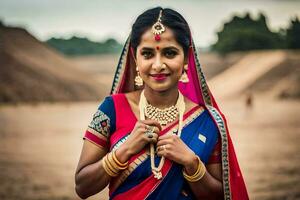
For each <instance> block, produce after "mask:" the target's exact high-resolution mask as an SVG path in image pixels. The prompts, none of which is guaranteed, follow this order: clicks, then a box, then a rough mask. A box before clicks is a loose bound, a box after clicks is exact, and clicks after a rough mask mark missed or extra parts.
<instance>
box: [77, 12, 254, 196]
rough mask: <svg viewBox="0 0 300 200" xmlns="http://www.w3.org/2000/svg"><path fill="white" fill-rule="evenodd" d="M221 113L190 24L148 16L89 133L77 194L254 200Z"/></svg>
mask: <svg viewBox="0 0 300 200" xmlns="http://www.w3.org/2000/svg"><path fill="white" fill-rule="evenodd" d="M191 100H193V101H191ZM221 113H222V112H220V111H219V109H218V105H217V103H216V102H215V101H214V98H213V95H212V94H211V93H210V90H209V88H208V86H207V83H206V81H205V79H204V76H203V75H202V71H201V69H200V65H199V61H198V58H197V53H196V51H195V47H194V45H193V39H192V37H191V31H190V29H189V26H188V24H187V22H186V21H185V19H184V18H183V17H182V16H181V15H180V14H179V13H178V12H176V11H174V10H172V9H163V8H161V7H157V8H153V9H150V10H147V11H145V12H144V13H143V14H141V15H140V16H139V17H138V18H137V19H136V21H135V23H134V24H133V26H132V31H131V33H130V36H129V37H128V40H127V42H126V44H125V46H124V49H123V52H122V55H121V58H120V61H119V64H118V67H117V71H116V74H115V78H114V81H113V86H112V90H111V95H109V96H107V97H106V98H105V99H104V100H103V101H102V103H101V104H100V105H99V107H98V109H97V110H96V112H95V114H94V116H93V117H91V123H90V125H89V126H88V128H87V130H86V132H85V135H84V142H83V149H82V153H81V156H80V160H79V163H78V167H77V170H76V174H75V181H76V192H77V194H78V195H79V196H80V197H81V198H83V199H85V198H87V197H89V196H91V195H94V194H96V193H98V192H100V191H102V190H103V189H104V188H105V187H106V186H107V185H109V199H112V200H126V199H132V200H135V199H148V200H150V199H170V200H172V199H181V200H183V199H190V200H192V199H231V200H248V199H249V198H248V194H247V190H246V187H245V183H244V180H243V176H242V174H241V171H240V168H239V165H238V161H237V158H236V156H235V155H236V154H235V152H234V148H233V144H232V142H231V139H230V135H229V132H228V128H227V125H226V121H225V120H224V118H225V117H224V116H223V115H222V114H221Z"/></svg>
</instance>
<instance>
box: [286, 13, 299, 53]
mask: <svg viewBox="0 0 300 200" xmlns="http://www.w3.org/2000/svg"><path fill="white" fill-rule="evenodd" d="M286 42H287V47H288V48H289V49H300V22H299V19H298V18H297V17H296V18H295V19H294V20H291V22H290V26H289V28H288V29H287V30H286Z"/></svg>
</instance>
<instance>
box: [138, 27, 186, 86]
mask: <svg viewBox="0 0 300 200" xmlns="http://www.w3.org/2000/svg"><path fill="white" fill-rule="evenodd" d="M160 38H161V39H160V41H156V40H155V38H154V34H153V33H152V32H151V28H149V29H148V30H147V31H146V32H145V33H144V34H143V35H142V37H141V42H140V44H139V45H138V46H137V51H136V62H137V66H138V70H139V72H140V76H141V78H142V79H143V81H144V83H145V87H150V88H151V89H152V90H154V91H159V92H162V91H167V90H169V89H172V88H174V87H176V88H177V84H178V81H179V79H180V77H181V75H182V72H183V66H184V51H183V48H182V46H181V45H180V44H178V43H177V41H176V40H175V37H174V34H173V31H172V30H171V29H169V28H167V27H166V30H165V32H163V33H162V34H161V35H160ZM163 64H164V65H163Z"/></svg>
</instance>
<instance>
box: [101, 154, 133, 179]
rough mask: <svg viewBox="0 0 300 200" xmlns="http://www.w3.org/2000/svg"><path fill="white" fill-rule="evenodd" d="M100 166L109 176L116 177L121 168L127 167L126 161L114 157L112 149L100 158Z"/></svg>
mask: <svg viewBox="0 0 300 200" xmlns="http://www.w3.org/2000/svg"><path fill="white" fill-rule="evenodd" d="M102 166H103V169H104V170H105V172H106V173H107V174H108V175H109V176H111V177H116V176H118V174H119V172H120V171H121V170H124V169H126V168H127V167H128V161H127V162H125V163H121V162H120V161H119V160H118V159H117V157H116V152H115V151H113V152H110V153H108V154H106V155H105V156H104V157H103V158H102Z"/></svg>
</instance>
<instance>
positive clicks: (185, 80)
mask: <svg viewBox="0 0 300 200" xmlns="http://www.w3.org/2000/svg"><path fill="white" fill-rule="evenodd" d="M187 70H188V65H187V64H186V65H184V67H183V74H182V75H181V77H180V79H179V81H181V82H182V83H188V82H189V81H190V80H189V77H188V75H187Z"/></svg>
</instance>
